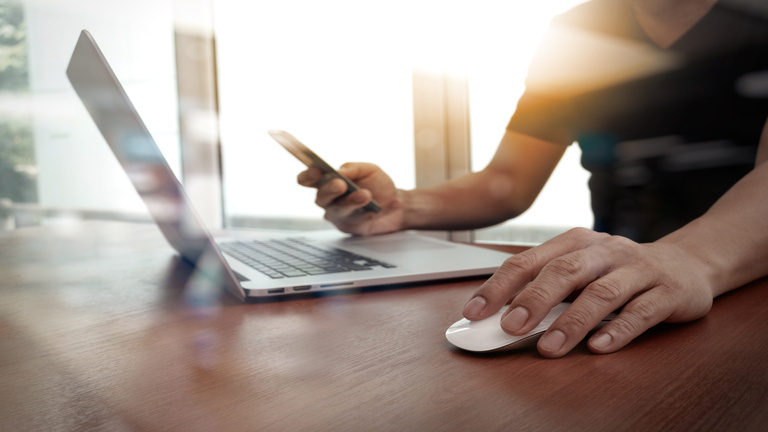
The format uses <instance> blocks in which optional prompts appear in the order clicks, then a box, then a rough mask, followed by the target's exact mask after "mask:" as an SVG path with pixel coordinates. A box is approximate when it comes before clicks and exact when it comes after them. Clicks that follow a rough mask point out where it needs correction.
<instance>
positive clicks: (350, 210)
mask: <svg viewBox="0 0 768 432" xmlns="http://www.w3.org/2000/svg"><path fill="white" fill-rule="evenodd" d="M370 201H371V192H370V191H368V190H366V189H361V190H359V191H356V192H353V193H351V194H349V195H347V196H345V197H344V198H341V199H337V200H336V201H334V202H333V203H332V204H331V205H329V206H327V207H326V210H325V218H326V219H328V220H329V221H331V222H338V221H342V220H344V219H347V218H350V217H352V216H353V215H356V213H359V212H358V210H360V209H362V208H363V207H365V206H366V205H367V204H368V203H369V202H370Z"/></svg>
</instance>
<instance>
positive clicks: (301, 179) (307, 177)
mask: <svg viewBox="0 0 768 432" xmlns="http://www.w3.org/2000/svg"><path fill="white" fill-rule="evenodd" d="M322 178H323V172H322V171H320V169H318V168H315V167H311V168H308V169H306V170H304V171H302V172H300V173H299V175H298V176H296V180H297V181H298V183H299V184H300V185H302V186H306V187H318V186H319V182H320V180H322Z"/></svg>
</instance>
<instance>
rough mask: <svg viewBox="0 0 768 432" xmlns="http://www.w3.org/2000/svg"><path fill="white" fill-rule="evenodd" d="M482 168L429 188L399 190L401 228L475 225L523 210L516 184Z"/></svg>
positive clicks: (523, 203)
mask: <svg viewBox="0 0 768 432" xmlns="http://www.w3.org/2000/svg"><path fill="white" fill-rule="evenodd" d="M513 183H514V182H513V181H512V180H510V179H509V178H508V177H506V176H505V175H503V174H500V173H495V172H493V170H489V169H486V170H483V171H480V172H477V173H472V174H469V175H466V176H463V177H461V178H458V179H455V180H451V181H448V182H445V183H442V184H440V185H437V186H434V187H431V188H421V189H414V190H410V191H402V197H403V205H404V221H403V225H404V229H441V230H462V229H474V228H481V227H485V226H490V225H494V224H497V223H501V222H503V221H505V220H507V219H510V218H512V217H515V216H517V215H519V214H520V213H522V212H523V211H525V209H526V208H527V207H528V205H529V203H526V202H524V201H523V200H521V199H519V198H517V197H516V196H515V195H516V194H515V193H514V191H513V189H514V187H515V185H514V184H513Z"/></svg>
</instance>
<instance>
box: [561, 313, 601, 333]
mask: <svg viewBox="0 0 768 432" xmlns="http://www.w3.org/2000/svg"><path fill="white" fill-rule="evenodd" d="M563 321H564V323H563V325H562V326H561V327H562V328H563V329H565V330H576V329H587V330H588V329H590V328H592V327H593V326H594V323H593V322H594V321H595V320H594V319H593V318H592V316H591V315H590V314H589V313H588V312H587V311H584V310H582V309H574V308H569V310H568V314H567V315H566V316H565V317H564V320H563Z"/></svg>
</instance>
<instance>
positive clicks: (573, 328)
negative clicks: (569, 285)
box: [539, 267, 655, 357]
mask: <svg viewBox="0 0 768 432" xmlns="http://www.w3.org/2000/svg"><path fill="white" fill-rule="evenodd" d="M654 283H655V278H654V277H653V276H652V275H651V273H650V272H642V271H640V272H638V271H637V269H636V268H634V267H622V268H621V269H619V270H616V271H614V272H611V273H609V274H607V275H605V276H602V277H599V278H598V279H596V280H595V281H593V282H592V283H590V284H589V285H587V287H586V288H584V291H583V292H582V293H581V295H580V296H579V297H578V298H576V300H574V302H573V304H572V305H571V306H570V307H568V309H567V310H566V311H565V312H563V314H562V315H560V317H559V318H558V319H557V320H555V322H553V323H552V325H551V326H550V327H549V329H548V330H547V332H546V333H545V334H544V335H543V336H542V337H541V339H540V340H539V352H540V353H541V354H542V355H543V356H545V357H560V356H563V355H565V354H566V353H568V352H569V351H570V350H571V349H573V347H574V346H576V345H577V344H578V343H579V342H580V341H581V340H582V339H584V337H585V336H586V335H587V334H588V333H589V332H590V331H591V330H592V329H594V328H595V327H596V326H597V325H598V324H599V323H600V322H601V321H602V320H603V319H604V318H605V317H606V316H608V315H609V314H611V313H612V312H613V311H615V310H617V309H619V308H620V307H621V306H622V305H623V304H625V303H626V302H627V301H629V300H630V299H631V298H632V297H633V296H635V295H636V293H638V292H645V291H647V290H648V289H649V288H650V287H652V286H653V284H654Z"/></svg>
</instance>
